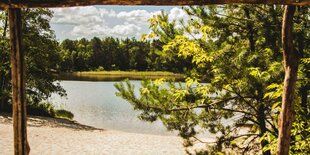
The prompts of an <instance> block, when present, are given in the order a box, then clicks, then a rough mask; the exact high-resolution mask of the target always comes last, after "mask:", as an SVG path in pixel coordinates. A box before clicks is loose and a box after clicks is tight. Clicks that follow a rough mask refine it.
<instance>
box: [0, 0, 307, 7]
mask: <svg viewBox="0 0 310 155" xmlns="http://www.w3.org/2000/svg"><path fill="white" fill-rule="evenodd" d="M213 4H281V5H299V6H306V5H310V0H48V1H47V0H19V1H14V2H9V0H2V2H0V8H6V9H8V8H43V7H45V8H52V7H73V6H89V5H213Z"/></svg>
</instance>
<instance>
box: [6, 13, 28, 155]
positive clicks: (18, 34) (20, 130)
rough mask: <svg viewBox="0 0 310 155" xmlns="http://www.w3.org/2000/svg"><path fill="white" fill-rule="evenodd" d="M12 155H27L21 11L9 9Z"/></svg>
mask: <svg viewBox="0 0 310 155" xmlns="http://www.w3.org/2000/svg"><path fill="white" fill-rule="evenodd" d="M9 27H10V48H11V71H12V106H13V112H12V113H13V130H14V154H15V155H28V154H29V151H30V148H29V145H28V140H27V114H26V91H25V86H26V84H25V82H26V79H25V63H24V53H23V49H22V31H21V9H9Z"/></svg>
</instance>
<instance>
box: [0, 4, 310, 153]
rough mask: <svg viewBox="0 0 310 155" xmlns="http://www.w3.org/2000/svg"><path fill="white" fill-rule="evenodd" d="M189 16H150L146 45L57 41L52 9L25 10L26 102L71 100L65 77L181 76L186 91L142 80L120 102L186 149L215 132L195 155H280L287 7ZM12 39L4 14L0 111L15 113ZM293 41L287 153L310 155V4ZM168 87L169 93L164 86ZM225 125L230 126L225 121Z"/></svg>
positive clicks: (299, 16) (0, 19)
mask: <svg viewBox="0 0 310 155" xmlns="http://www.w3.org/2000/svg"><path fill="white" fill-rule="evenodd" d="M183 9H184V11H186V13H187V14H188V15H189V16H190V20H188V21H187V22H184V21H182V20H181V21H176V20H169V17H168V15H167V13H166V12H164V11H162V12H161V14H158V15H154V16H153V17H152V18H151V19H149V24H150V31H151V32H150V33H149V34H146V35H144V36H143V37H142V38H141V39H140V38H139V39H135V38H127V39H119V38H113V37H109V36H107V37H104V38H98V37H94V38H92V39H90V40H89V39H85V38H83V39H79V40H69V39H66V40H63V41H60V42H58V41H57V40H56V37H55V34H54V32H53V31H52V30H51V27H50V20H51V18H52V17H53V12H52V11H51V10H48V9H24V10H23V21H24V22H23V27H22V28H23V32H27V33H24V36H23V42H24V50H25V51H26V63H27V70H26V71H27V82H26V83H27V90H26V91H27V94H28V96H27V104H28V105H29V106H30V107H41V109H45V111H46V109H51V106H52V105H49V104H43V103H42V102H44V101H45V100H46V99H47V98H48V97H50V96H51V94H52V93H58V94H60V95H62V96H65V95H66V92H65V90H64V89H63V88H62V87H61V86H60V84H59V82H57V78H56V76H55V74H57V73H61V72H75V71H116V70H121V71H170V72H174V73H182V74H185V75H187V78H186V81H185V84H184V85H182V84H179V83H175V82H174V81H169V80H165V79H158V80H155V81H151V80H145V81H143V82H142V88H140V95H139V96H136V94H135V93H134V86H133V85H132V84H131V83H130V82H129V81H127V82H122V83H118V84H116V85H115V87H116V88H117V89H118V92H117V95H118V96H120V97H122V98H123V99H125V100H128V101H129V102H130V104H132V106H133V107H134V109H136V110H140V111H142V113H141V115H140V116H139V117H140V119H142V120H145V121H149V122H154V121H155V120H160V121H162V122H163V124H164V125H165V127H166V128H167V129H168V130H174V131H177V132H178V134H179V135H180V136H181V137H182V138H184V146H185V147H188V148H190V147H191V146H192V145H193V144H194V143H195V142H197V141H200V142H201V141H202V140H200V139H199V137H198V135H199V134H200V133H203V132H205V131H208V132H210V133H214V134H216V135H219V136H217V139H216V141H215V142H212V143H210V144H209V143H207V142H206V149H205V150H201V151H200V152H196V154H208V153H209V154H214V152H216V153H218V154H225V153H227V151H228V152H234V153H236V154H249V153H255V152H256V151H260V152H262V154H264V155H270V154H274V152H275V150H276V145H277V137H278V117H279V113H280V110H281V107H280V105H281V97H282V91H283V79H284V69H283V63H282V62H283V56H282V46H281V26H282V25H281V21H282V13H283V9H284V8H283V6H276V5H219V6H208V7H207V6H204V7H202V6H201V7H198V6H196V7H184V8H183ZM177 25H181V26H177ZM7 33H8V14H7V12H6V11H0V37H1V39H0V89H1V93H0V111H1V110H5V109H6V110H7V111H9V110H10V104H11V103H10V102H11V101H10V96H11V94H10V92H11V83H10V79H11V74H10V64H9V43H8V34H7ZM34 38H35V39H34ZM294 44H295V45H296V46H295V47H296V50H297V51H298V53H299V57H300V59H299V70H298V80H297V86H296V88H297V92H296V98H295V99H294V101H295V103H296V104H295V105H296V106H295V111H296V116H295V121H294V123H293V128H292V130H291V132H292V138H291V139H292V141H291V147H290V152H291V153H292V154H310V125H309V124H310V122H309V118H310V101H309V88H310V84H309V81H310V80H309V77H310V73H309V68H310V67H309V65H310V58H309V55H310V9H309V8H308V7H298V8H297V11H296V13H295V16H294ZM167 83H168V87H166V86H164V85H166V84H167ZM206 83H207V84H206ZM214 94H216V95H214ZM47 112H49V110H47ZM224 120H231V121H232V123H230V124H226V123H223V122H224ZM241 129H244V130H246V132H241Z"/></svg>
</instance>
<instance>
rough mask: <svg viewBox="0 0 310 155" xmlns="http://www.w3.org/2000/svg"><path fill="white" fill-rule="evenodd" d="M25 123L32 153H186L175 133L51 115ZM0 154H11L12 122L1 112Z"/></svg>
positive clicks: (105, 154)
mask: <svg viewBox="0 0 310 155" xmlns="http://www.w3.org/2000/svg"><path fill="white" fill-rule="evenodd" d="M51 121H52V123H51ZM28 124H29V125H28V140H29V144H30V147H31V151H30V154H31V155H165V154H167V155H183V154H185V152H184V148H183V147H182V139H180V138H179V137H175V136H160V135H148V134H137V133H126V132H121V131H113V130H98V129H93V128H89V127H85V126H82V125H81V126H80V125H76V124H75V123H63V122H60V123H59V122H57V121H55V120H53V119H50V118H37V117H35V118H30V119H29V121H28ZM72 124H73V125H72ZM0 154H1V155H11V154H13V129H12V124H11V121H10V118H9V117H6V118H4V117H3V116H0Z"/></svg>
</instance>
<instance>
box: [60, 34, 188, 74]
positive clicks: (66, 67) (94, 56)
mask: <svg viewBox="0 0 310 155" xmlns="http://www.w3.org/2000/svg"><path fill="white" fill-rule="evenodd" d="M161 44H162V43H161V42H159V41H152V42H151V41H138V40H136V39H135V38H131V39H129V38H127V39H123V40H120V39H117V38H113V37H106V38H103V39H100V38H97V37H94V38H93V39H91V40H88V39H85V38H83V39H80V40H69V39H66V40H64V41H62V42H61V43H60V55H61V57H62V61H61V63H60V67H59V68H60V71H62V72H72V71H102V70H107V71H110V70H122V71H131V70H136V71H155V70H156V71H171V72H183V71H184V70H186V69H188V67H190V66H191V65H190V63H189V62H188V63H186V62H184V60H182V62H180V61H181V59H178V58H176V59H170V60H166V59H163V57H162V56H160V55H162V54H163V53H161V51H162V49H161V48H162V45H161Z"/></svg>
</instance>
